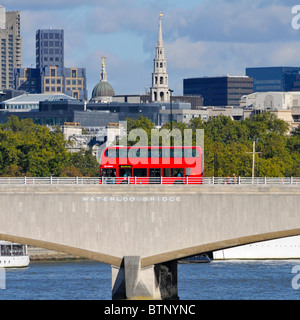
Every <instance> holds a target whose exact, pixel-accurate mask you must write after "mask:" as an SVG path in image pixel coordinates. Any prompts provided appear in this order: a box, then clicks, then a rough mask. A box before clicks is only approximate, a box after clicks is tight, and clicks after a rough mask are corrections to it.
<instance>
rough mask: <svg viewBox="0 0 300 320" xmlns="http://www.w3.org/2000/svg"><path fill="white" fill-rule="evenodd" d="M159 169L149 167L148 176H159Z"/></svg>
mask: <svg viewBox="0 0 300 320" xmlns="http://www.w3.org/2000/svg"><path fill="white" fill-rule="evenodd" d="M160 176H161V173H160V169H149V177H160Z"/></svg>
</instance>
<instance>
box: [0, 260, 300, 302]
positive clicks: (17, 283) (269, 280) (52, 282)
mask: <svg viewBox="0 0 300 320" xmlns="http://www.w3.org/2000/svg"><path fill="white" fill-rule="evenodd" d="M297 266H299V268H298V269H296V271H297V270H299V271H297V272H298V274H297V273H292V270H293V268H294V270H295V268H297ZM299 273H300V260H293V261H222V262H221V261H213V262H211V263H208V264H179V265H178V291H179V292H178V295H179V297H180V300H299V299H300V289H298V284H299V287H300V280H299V279H298V275H299ZM293 279H294V281H293ZM46 299H47V300H111V267H110V266H109V265H106V264H102V263H98V262H94V261H70V262H47V263H36V262H34V263H31V264H30V266H29V267H28V268H25V269H7V270H5V289H2V290H0V300H46Z"/></svg>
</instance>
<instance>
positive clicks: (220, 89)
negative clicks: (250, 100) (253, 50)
mask: <svg viewBox="0 0 300 320" xmlns="http://www.w3.org/2000/svg"><path fill="white" fill-rule="evenodd" d="M252 92H253V79H252V78H250V77H246V76H224V77H202V78H191V79H184V80H183V94H184V95H189V96H193V95H200V96H202V97H203V105H204V106H222V107H225V106H234V107H239V105H240V99H241V97H242V96H244V95H247V94H250V93H252Z"/></svg>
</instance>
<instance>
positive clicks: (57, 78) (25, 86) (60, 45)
mask: <svg viewBox="0 0 300 320" xmlns="http://www.w3.org/2000/svg"><path fill="white" fill-rule="evenodd" d="M15 88H16V89H18V90H25V91H26V92H30V93H45V94H62V93H64V94H66V95H69V96H71V97H73V98H75V99H80V100H87V89H86V70H85V68H76V67H74V68H65V66H64V30H60V29H47V30H37V32H36V68H17V69H15Z"/></svg>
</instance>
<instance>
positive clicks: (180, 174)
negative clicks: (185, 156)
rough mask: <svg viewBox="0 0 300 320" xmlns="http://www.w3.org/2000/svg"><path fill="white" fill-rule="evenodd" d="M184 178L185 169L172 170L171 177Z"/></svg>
mask: <svg viewBox="0 0 300 320" xmlns="http://www.w3.org/2000/svg"><path fill="white" fill-rule="evenodd" d="M183 176H184V169H181V168H180V169H179V168H176V169H171V177H183Z"/></svg>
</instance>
